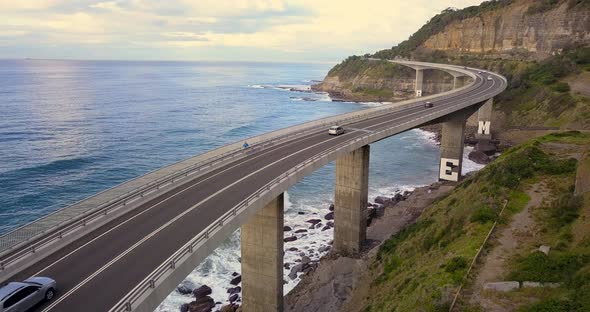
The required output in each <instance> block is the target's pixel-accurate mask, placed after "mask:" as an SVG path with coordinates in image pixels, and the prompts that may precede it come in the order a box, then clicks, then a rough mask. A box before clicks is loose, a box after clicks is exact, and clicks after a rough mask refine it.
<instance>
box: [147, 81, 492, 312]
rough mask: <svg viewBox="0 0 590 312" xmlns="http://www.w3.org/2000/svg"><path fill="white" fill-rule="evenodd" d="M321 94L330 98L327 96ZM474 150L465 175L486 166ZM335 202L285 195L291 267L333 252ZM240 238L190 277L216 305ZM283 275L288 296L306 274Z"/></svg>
mask: <svg viewBox="0 0 590 312" xmlns="http://www.w3.org/2000/svg"><path fill="white" fill-rule="evenodd" d="M281 90H285V89H281ZM320 95H323V96H325V97H326V98H328V99H329V96H328V95H327V94H320ZM412 132H413V133H414V134H415V135H412V136H409V137H408V141H409V142H411V144H409V145H412V146H414V145H416V146H420V145H433V146H434V145H436V144H437V142H436V141H435V139H434V137H435V134H434V133H432V132H428V131H424V130H420V129H414V130H412ZM472 149H473V148H471V147H465V153H464V159H463V172H465V173H466V172H471V171H476V170H479V169H481V168H483V167H484V166H483V165H478V164H476V163H474V162H472V161H471V160H469V159H468V157H467V155H468V154H469V152H470V151H471V150H472ZM435 180H436V177H433V179H432V182H434V181H435ZM421 186H424V185H410V184H395V183H393V181H390V182H389V183H387V184H383V185H371V186H370V189H369V199H370V200H372V199H374V198H375V197H377V196H389V197H391V196H394V195H395V194H397V193H403V192H404V191H412V190H414V189H415V188H417V187H421ZM333 199H334V195H333V193H328V192H326V193H319V194H315V195H314V196H306V197H304V198H298V199H297V200H292V198H291V196H290V194H289V192H285V226H289V227H291V228H292V230H291V231H286V232H284V236H285V237H289V236H296V237H297V240H295V241H293V242H286V243H285V244H284V249H285V255H284V263H289V264H291V266H292V265H294V264H297V263H298V262H297V261H298V260H300V259H301V256H302V253H303V254H304V255H305V256H307V257H309V258H310V259H311V260H312V261H317V260H319V259H320V258H321V257H322V256H324V255H325V254H326V253H328V252H329V251H327V250H326V251H323V252H319V251H318V249H320V248H321V247H326V246H330V242H331V241H332V240H333V235H334V231H333V228H330V229H327V230H324V231H322V228H323V227H324V226H325V225H326V224H327V222H328V220H326V219H325V218H324V217H325V215H326V214H327V213H328V212H329V209H328V207H329V206H330V204H331V203H332V202H333ZM300 213H303V214H300ZM310 219H320V220H321V225H320V226H317V227H312V226H311V223H308V222H306V221H308V220H310ZM310 227H311V228H310ZM297 230H306V232H304V233H295V231H297ZM239 237H240V236H239V230H238V231H236V232H235V233H234V234H232V235H231V237H230V238H228V240H227V241H226V242H224V243H223V244H222V246H220V247H219V248H217V249H216V250H215V251H214V253H213V254H211V255H210V256H209V257H207V258H206V260H205V261H203V263H202V264H201V265H199V266H198V267H197V269H196V270H195V271H193V272H192V273H191V274H190V275H189V276H188V277H187V280H189V281H191V282H193V283H195V284H196V285H197V286H200V285H203V284H206V285H208V286H209V287H211V288H212V291H213V293H212V295H211V297H212V298H213V299H214V300H215V301H216V302H221V303H222V304H227V303H229V301H228V294H227V289H228V288H230V287H233V285H231V284H230V281H231V279H232V278H233V276H232V273H233V272H238V273H240V270H241V268H240V262H239V257H240V247H239V243H240V239H239ZM293 247H294V248H297V250H289V249H291V248H293ZM283 273H284V280H285V281H286V283H285V284H284V286H283V291H284V293H285V294H287V293H288V292H289V291H291V290H292V289H293V288H294V287H295V286H296V285H297V283H299V281H300V280H301V275H302V274H303V273H298V274H297V278H295V279H294V280H291V278H289V276H288V275H289V273H290V269H284V271H283ZM193 299H194V298H193V297H192V296H191V295H186V296H183V295H180V294H179V293H178V292H176V291H175V292H173V293H172V294H170V295H169V296H168V298H166V300H165V301H164V302H163V303H162V304H161V305H160V306H159V307H158V309H156V311H158V312H173V311H174V312H175V311H178V310H179V307H180V305H181V304H183V303H187V302H190V301H192V300H193ZM220 307H221V305H217V307H216V308H220Z"/></svg>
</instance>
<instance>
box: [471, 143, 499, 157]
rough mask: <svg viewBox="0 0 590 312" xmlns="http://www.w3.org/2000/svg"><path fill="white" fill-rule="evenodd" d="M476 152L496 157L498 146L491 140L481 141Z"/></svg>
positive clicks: (476, 145) (476, 146) (476, 147)
mask: <svg viewBox="0 0 590 312" xmlns="http://www.w3.org/2000/svg"><path fill="white" fill-rule="evenodd" d="M475 150H476V151H480V152H483V153H485V154H486V155H494V154H495V153H496V145H495V144H493V143H492V142H490V140H479V141H478V142H477V144H475Z"/></svg>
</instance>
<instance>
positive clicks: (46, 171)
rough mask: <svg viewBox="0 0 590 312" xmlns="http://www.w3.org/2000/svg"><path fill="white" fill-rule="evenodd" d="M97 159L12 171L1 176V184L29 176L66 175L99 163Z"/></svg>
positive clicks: (63, 162)
mask: <svg viewBox="0 0 590 312" xmlns="http://www.w3.org/2000/svg"><path fill="white" fill-rule="evenodd" d="M97 159H98V158H97V157H93V156H90V157H76V158H68V159H58V160H54V161H51V162H49V163H43V164H39V165H36V166H31V167H25V168H20V169H16V170H11V171H7V172H4V173H2V174H0V182H6V181H7V180H10V179H19V180H20V179H24V178H26V177H28V176H35V177H39V176H47V175H53V174H55V173H60V174H64V172H65V171H69V170H79V169H82V168H84V167H86V166H88V165H91V164H93V163H94V162H95V161H97Z"/></svg>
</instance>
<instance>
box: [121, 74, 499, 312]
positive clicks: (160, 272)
mask: <svg viewBox="0 0 590 312" xmlns="http://www.w3.org/2000/svg"><path fill="white" fill-rule="evenodd" d="M498 76H499V75H498ZM499 77H501V78H502V79H503V80H504V81H506V80H505V78H504V77H502V76H499ZM486 97H487V96H485V95H483V96H479V97H477V98H474V99H472V101H473V102H475V103H477V102H478V101H480V100H481V99H482V98H486ZM469 105H473V104H469ZM456 106H458V104H457V105H453V106H450V107H447V108H445V109H442V110H439V111H436V112H434V113H430V114H427V115H425V116H424V117H427V116H431V115H434V114H436V115H441V116H444V115H446V114H448V113H445V112H448V111H451V110H453V109H454V110H457V109H456ZM465 106H467V105H465ZM459 109H461V108H459ZM411 122H414V121H413V120H411V121H407V122H405V123H402V124H398V125H396V126H394V127H390V128H386V129H382V130H379V131H376V132H373V133H370V134H365V135H363V136H360V137H358V138H355V139H353V140H351V141H346V142H343V143H340V144H337V145H335V146H333V147H331V148H329V149H326V150H324V151H322V152H321V153H319V154H316V155H314V156H312V157H311V158H308V159H306V160H305V161H303V162H301V163H299V164H297V165H296V166H295V167H293V168H291V169H289V170H287V171H286V172H284V173H283V174H281V175H279V176H278V177H276V178H274V179H273V180H271V181H270V182H268V183H267V184H265V185H264V186H263V187H261V188H260V189H258V190H257V191H256V192H254V193H253V194H251V195H250V196H248V197H247V198H246V199H244V200H243V201H241V202H240V203H239V204H237V205H236V206H234V207H233V208H231V209H230V210H229V211H227V212H226V213H225V214H223V215H222V216H221V217H219V218H218V219H217V220H216V221H215V222H213V223H211V224H210V225H209V226H208V227H207V228H205V229H204V230H203V231H201V232H200V233H199V234H198V235H197V236H195V237H194V238H193V239H191V240H190V241H189V242H188V243H186V244H185V245H184V246H183V247H181V248H180V249H179V250H178V251H176V252H175V253H174V254H173V255H172V256H170V257H169V258H168V259H167V260H166V261H164V262H163V263H162V264H161V265H160V266H158V267H157V268H156V269H155V270H154V271H152V272H151V273H150V274H149V275H148V276H147V277H146V278H145V279H144V280H143V281H142V282H140V283H139V284H138V285H137V286H136V287H135V288H134V289H133V290H131V292H129V293H128V294H127V295H126V296H125V297H123V299H121V300H120V301H119V302H118V303H117V304H116V305H115V306H114V307H113V308H112V309H111V310H110V311H111V312H123V311H131V310H133V307H134V304H135V303H136V302H138V300H139V299H141V297H142V296H145V295H147V294H148V293H149V292H150V291H151V290H153V289H154V288H156V285H157V284H158V283H159V281H160V280H161V279H162V278H163V277H164V276H166V275H167V274H168V273H170V272H171V271H174V270H175V269H176V266H177V264H178V263H181V262H182V261H184V260H185V258H186V257H188V256H189V255H190V254H192V253H193V252H194V251H195V250H197V249H198V248H199V247H200V246H201V245H202V244H204V243H205V242H206V241H207V240H208V239H209V237H210V236H211V235H212V234H214V233H215V232H216V231H218V230H219V229H221V228H222V227H223V226H224V225H225V224H226V223H227V222H228V221H229V220H231V219H233V218H235V217H236V216H237V215H238V214H239V213H240V212H241V211H243V210H245V209H246V208H247V207H248V206H249V205H250V204H252V203H254V202H255V201H256V200H258V199H259V198H261V197H262V196H264V195H265V194H266V193H269V192H270V191H271V189H273V188H274V187H277V186H279V185H280V184H281V183H283V182H285V181H287V180H289V178H290V177H292V176H294V175H296V174H298V173H299V172H301V171H302V170H304V169H306V168H307V167H308V166H311V165H312V164H314V163H315V162H316V161H320V160H321V159H323V158H326V157H329V156H330V154H333V153H336V152H338V151H339V150H340V149H342V148H343V147H345V146H354V145H355V144H358V143H359V142H362V141H366V140H368V139H370V138H371V137H377V138H379V136H381V135H384V136H387V135H388V132H391V131H392V130H393V129H396V128H403V127H402V126H403V125H405V124H407V123H411ZM389 135H390V134H389Z"/></svg>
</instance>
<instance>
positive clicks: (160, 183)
mask: <svg viewBox="0 0 590 312" xmlns="http://www.w3.org/2000/svg"><path fill="white" fill-rule="evenodd" d="M422 64H423V63H422ZM436 65H437V66H439V67H442V66H440V65H439V64H436ZM445 67H446V66H445ZM457 70H459V71H463V72H465V73H466V74H468V75H469V76H471V77H472V78H474V81H473V82H472V83H470V84H468V85H466V86H463V87H461V88H458V89H454V90H451V91H447V92H445V93H442V94H438V95H432V96H428V97H422V98H419V99H412V100H407V101H402V102H399V103H394V104H391V105H387V106H383V107H377V108H373V109H367V110H362V111H357V112H352V113H347V114H342V115H338V116H333V117H328V118H323V119H320V120H317V121H312V122H308V123H304V124H300V125H298V126H293V127H289V128H285V129H280V130H277V131H273V132H271V133H270V134H273V133H274V134H277V135H276V136H271V137H269V138H266V140H262V141H260V142H258V143H254V144H252V146H251V147H250V148H248V149H247V150H244V149H241V148H235V149H233V150H229V151H227V152H224V153H219V154H217V155H213V157H211V158H208V159H204V160H203V161H201V162H198V163H196V164H193V165H190V166H188V167H185V168H182V169H180V170H177V171H174V172H171V173H170V174H168V175H166V176H164V177H162V178H159V179H156V180H154V181H151V182H149V183H146V184H144V185H142V186H140V187H138V188H136V189H134V190H132V191H128V192H126V193H124V194H121V195H119V196H117V197H116V198H113V199H111V200H109V201H107V202H105V203H102V204H100V205H98V206H96V207H93V208H91V209H88V210H86V211H82V212H80V213H78V214H75V215H73V216H71V217H70V218H69V219H65V220H60V221H58V222H56V224H53V225H51V222H48V223H49V224H46V225H44V226H39V227H35V225H36V224H40V223H41V222H40V221H45V220H48V219H50V218H52V217H55V216H56V215H57V214H59V213H61V212H63V211H65V210H67V209H68V208H70V207H72V206H75V205H76V204H74V205H70V206H68V207H65V208H62V209H59V210H57V211H55V212H53V213H51V214H49V215H47V216H45V217H43V218H40V219H38V220H36V221H34V222H31V223H29V224H27V225H24V226H21V227H19V228H17V229H15V230H13V231H11V232H9V233H7V234H4V235H2V236H0V254H4V258H0V272H1V271H3V270H5V269H6V267H7V266H9V265H10V264H12V263H14V262H16V261H18V260H19V259H22V258H23V257H26V256H27V255H30V254H34V253H35V252H36V251H37V250H38V249H40V248H42V247H43V246H46V245H48V244H51V243H53V242H55V241H57V240H60V239H62V238H63V237H64V236H67V235H69V234H72V233H74V232H75V231H77V230H79V229H82V228H84V227H85V226H86V225H87V224H89V223H92V222H96V221H97V220H98V219H100V218H103V217H105V216H107V215H108V214H109V213H111V212H113V211H115V210H119V209H122V208H124V207H127V205H128V204H130V203H133V202H135V201H137V200H140V199H142V198H144V197H145V196H147V195H152V194H153V193H154V192H157V191H158V190H162V189H164V188H165V187H167V186H169V185H171V184H174V183H176V182H179V181H184V182H186V180H187V178H188V177H189V176H194V175H195V174H196V173H199V172H203V171H206V170H210V169H212V168H213V167H214V166H215V165H216V164H220V163H222V162H225V161H228V160H230V161H231V160H235V159H237V158H238V157H239V156H244V155H245V154H246V153H249V152H252V151H256V150H261V149H264V148H267V147H268V146H271V145H274V144H277V143H279V142H281V141H284V140H288V139H289V138H292V137H297V136H301V135H304V134H307V133H312V132H314V131H317V130H318V129H323V128H325V127H326V126H329V125H333V124H334V123H340V124H350V123H354V122H357V121H360V120H365V119H368V118H372V117H376V116H380V115H384V114H387V113H391V112H394V111H400V110H403V109H406V108H410V107H412V105H413V104H415V103H416V102H420V101H424V100H426V99H429V98H436V99H447V98H450V97H453V96H456V94H457V93H460V91H461V90H464V89H467V88H470V87H472V86H473V85H474V82H475V78H476V76H475V75H474V74H473V73H471V72H469V71H467V70H462V69H457ZM292 128H301V129H298V131H294V132H287V133H283V132H285V131H288V130H289V129H292ZM264 136H268V135H260V136H256V137H252V138H249V139H246V141H248V140H251V141H252V140H256V138H260V137H264ZM230 145H236V143H233V144H230ZM222 148H223V147H221V148H219V149H222ZM181 162H182V161H181ZM181 162H179V163H181ZM177 164H178V163H177ZM172 166H173V165H171V166H168V167H172ZM154 172H157V171H154ZM154 172H151V173H154ZM151 173H148V174H145V175H143V176H142V177H145V176H147V175H149V174H151ZM140 178H141V177H140ZM137 179H139V178H136V179H134V180H137ZM117 187H119V186H116V187H113V188H110V189H108V190H105V191H103V192H100V193H98V194H95V195H93V196H91V197H89V198H86V199H84V200H82V201H80V202H78V203H82V202H85V201H87V200H89V199H91V198H95V197H96V196H98V195H99V194H103V193H105V192H108V191H110V190H113V189H116V188H117ZM78 203H77V204H78Z"/></svg>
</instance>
